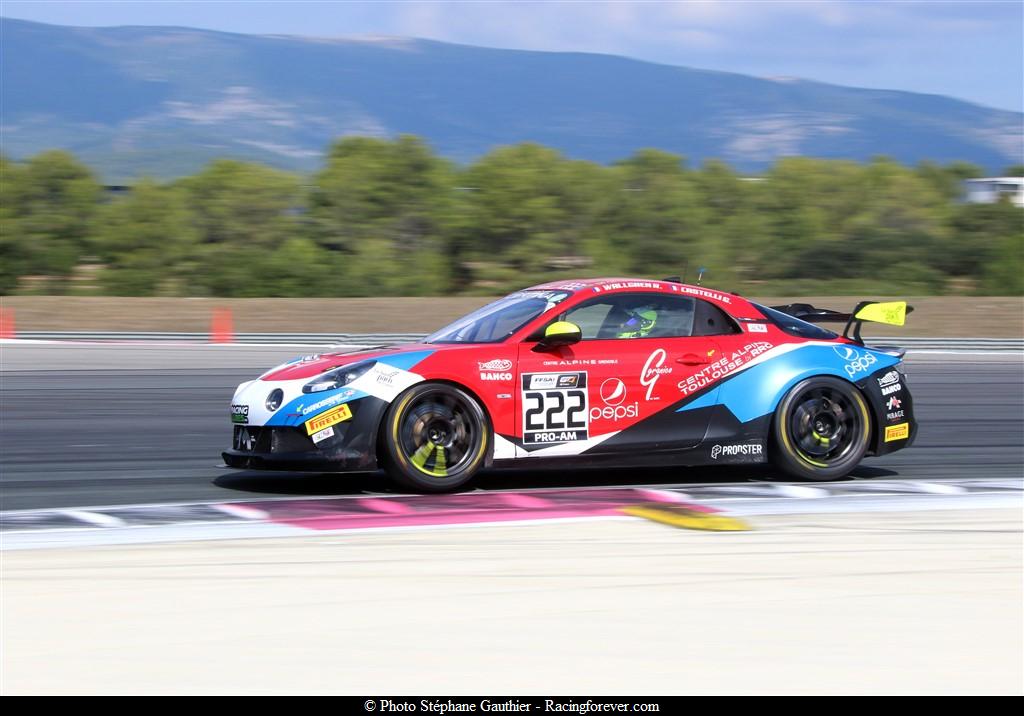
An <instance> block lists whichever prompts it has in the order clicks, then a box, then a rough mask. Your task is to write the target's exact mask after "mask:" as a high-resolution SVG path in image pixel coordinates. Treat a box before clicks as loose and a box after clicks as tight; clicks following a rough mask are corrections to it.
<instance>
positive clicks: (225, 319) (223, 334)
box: [210, 308, 235, 343]
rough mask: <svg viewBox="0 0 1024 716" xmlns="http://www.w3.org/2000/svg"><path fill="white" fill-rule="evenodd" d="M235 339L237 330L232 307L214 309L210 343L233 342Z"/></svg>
mask: <svg viewBox="0 0 1024 716" xmlns="http://www.w3.org/2000/svg"><path fill="white" fill-rule="evenodd" d="M234 340H235V330H234V326H233V321H232V317H231V309H230V308H215V309H213V319H212V320H211V321H210V343H233V342H234Z"/></svg>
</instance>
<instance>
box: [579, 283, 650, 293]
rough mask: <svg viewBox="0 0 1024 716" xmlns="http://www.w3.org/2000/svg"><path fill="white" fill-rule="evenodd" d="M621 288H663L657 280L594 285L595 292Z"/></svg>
mask: <svg viewBox="0 0 1024 716" xmlns="http://www.w3.org/2000/svg"><path fill="white" fill-rule="evenodd" d="M620 288H656V289H658V290H661V288H662V285H661V284H660V283H658V282H657V281H615V282H613V283H602V284H600V285H599V286H594V293H601V292H602V291H617V290H618V289H620Z"/></svg>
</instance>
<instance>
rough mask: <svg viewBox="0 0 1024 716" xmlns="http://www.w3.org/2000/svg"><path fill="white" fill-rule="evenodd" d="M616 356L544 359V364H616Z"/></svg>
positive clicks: (574, 365) (573, 365)
mask: <svg viewBox="0 0 1024 716" xmlns="http://www.w3.org/2000/svg"><path fill="white" fill-rule="evenodd" d="M618 362H619V359H618V358H597V359H594V358H572V359H569V360H546V361H544V365H546V366H559V367H561V366H571V367H574V368H575V367H576V366H581V365H618Z"/></svg>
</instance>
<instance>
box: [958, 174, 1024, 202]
mask: <svg viewBox="0 0 1024 716" xmlns="http://www.w3.org/2000/svg"><path fill="white" fill-rule="evenodd" d="M964 188H965V190H966V197H965V199H966V201H967V203H969V204H994V203H996V202H997V201H999V199H1000V197H1003V196H1008V197H1010V202H1011V203H1012V204H1013V205H1014V206H1019V207H1021V208H1024V177H985V178H983V179H967V180H965V181H964Z"/></svg>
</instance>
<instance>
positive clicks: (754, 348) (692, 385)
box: [676, 341, 772, 395]
mask: <svg viewBox="0 0 1024 716" xmlns="http://www.w3.org/2000/svg"><path fill="white" fill-rule="evenodd" d="M771 348H772V344H771V343H767V342H765V341H758V342H757V343H748V344H747V345H745V346H743V347H742V348H740V349H739V350H736V351H729V352H726V353H725V354H724V355H723V356H722V357H721V358H719V359H718V360H716V361H715V362H714V363H711V364H710V365H708V366H707V367H706V368H703V369H701V370H700V371H699V372H697V373H694V374H693V375H691V376H690V377H688V378H687V379H686V380H681V381H679V382H678V383H677V384H676V387H678V388H679V390H680V392H682V394H683V395H690V394H691V393H695V392H697V391H698V390H700V389H701V388H704V387H706V386H708V385H711V384H712V383H714V382H715V381H717V380H719V379H721V378H724V377H725V376H727V375H729V374H730V373H732V372H734V371H735V370H736V369H737V368H740V367H741V366H743V365H745V364H746V363H749V362H750V361H752V360H754V358H756V357H757V356H759V355H761V354H762V353H764V352H766V351H769V350H771ZM709 357H710V352H709Z"/></svg>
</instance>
